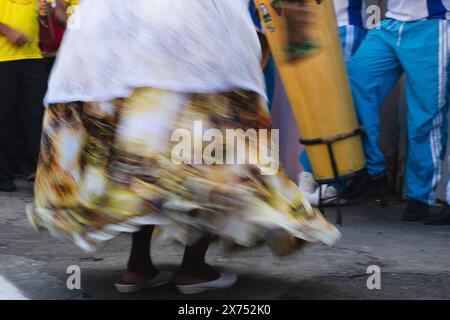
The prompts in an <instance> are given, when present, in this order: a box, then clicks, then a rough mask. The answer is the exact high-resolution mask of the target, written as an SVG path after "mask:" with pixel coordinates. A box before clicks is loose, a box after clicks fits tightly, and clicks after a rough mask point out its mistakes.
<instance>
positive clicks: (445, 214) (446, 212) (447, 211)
mask: <svg viewBox="0 0 450 320" xmlns="http://www.w3.org/2000/svg"><path fill="white" fill-rule="evenodd" d="M423 223H424V224H428V225H432V226H445V225H450V206H445V207H444V208H443V209H442V210H441V211H440V212H439V213H438V214H436V215H433V216H429V217H428V218H426V219H425V220H424V221H423Z"/></svg>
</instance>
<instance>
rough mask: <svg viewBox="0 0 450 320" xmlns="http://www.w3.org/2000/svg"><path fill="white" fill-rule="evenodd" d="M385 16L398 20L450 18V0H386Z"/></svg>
mask: <svg viewBox="0 0 450 320" xmlns="http://www.w3.org/2000/svg"><path fill="white" fill-rule="evenodd" d="M387 9H388V11H387V12H386V17H388V18H392V19H395V20H399V21H416V20H422V19H430V18H446V19H450V0H388V4H387Z"/></svg>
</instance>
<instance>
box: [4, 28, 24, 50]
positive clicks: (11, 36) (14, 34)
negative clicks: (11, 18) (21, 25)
mask: <svg viewBox="0 0 450 320" xmlns="http://www.w3.org/2000/svg"><path fill="white" fill-rule="evenodd" d="M5 37H6V39H7V40H8V42H9V43H11V44H12V45H14V46H16V47H21V46H23V45H25V44H27V43H28V42H29V41H30V40H29V39H28V37H27V36H26V35H25V34H23V33H22V32H21V31H19V30H16V29H13V28H8V30H7V31H6V33H5Z"/></svg>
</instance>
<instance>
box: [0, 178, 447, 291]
mask: <svg viewBox="0 0 450 320" xmlns="http://www.w3.org/2000/svg"><path fill="white" fill-rule="evenodd" d="M19 189H20V190H19V192H17V193H10V194H7V193H0V299H2V298H3V299H5V298H18V297H23V298H28V299H199V298H203V299H449V298H450V226H443V227H432V226H425V225H422V224H420V223H403V222H401V221H400V215H401V212H402V210H403V208H404V203H402V202H391V203H390V205H389V207H388V208H380V207H379V206H378V205H377V204H376V203H364V204H359V205H353V206H347V207H345V208H344V217H345V220H344V226H343V227H341V232H342V234H343V237H342V239H341V240H340V241H339V242H338V243H337V244H336V246H334V247H326V246H323V245H318V244H314V245H310V246H308V247H306V248H305V249H304V250H303V251H302V252H300V253H298V254H296V255H294V256H290V257H287V258H282V259H279V258H276V257H273V256H272V254H271V253H270V252H269V251H268V250H267V249H266V248H258V249H255V250H252V251H242V252H239V253H233V254H223V253H222V252H221V251H220V248H218V247H217V246H214V245H213V246H212V247H211V249H210V250H209V254H208V261H209V262H210V263H211V264H213V265H215V266H219V267H223V268H227V269H231V270H233V271H235V272H236V273H238V274H239V282H238V283H237V284H236V286H235V287H233V288H231V289H229V290H226V291H223V292H212V293H206V294H201V295H195V296H181V295H180V294H178V293H177V291H176V290H175V288H174V287H173V285H169V286H166V287H163V288H158V289H153V290H146V291H143V292H140V293H137V294H133V295H120V294H118V293H116V292H115V289H114V287H113V283H114V282H115V281H116V280H117V279H119V278H120V275H121V273H122V272H123V271H124V270H125V264H126V261H127V253H128V250H129V246H130V236H129V235H126V234H125V235H122V236H120V237H117V238H115V239H113V240H111V241H109V242H107V243H106V244H104V245H103V246H102V247H101V248H100V249H99V250H98V251H97V252H95V254H92V255H89V254H86V253H84V252H82V251H80V250H79V249H78V248H76V247H75V246H74V245H72V244H71V243H69V242H66V241H63V240H57V239H54V238H52V237H50V236H49V235H48V234H46V233H36V232H35V231H34V230H33V229H32V228H31V227H30V226H29V224H28V221H27V218H26V215H25V213H24V206H25V204H26V203H29V202H31V201H32V185H31V184H29V183H26V182H20V183H19ZM326 214H327V216H328V217H329V219H331V220H334V213H333V212H332V210H328V211H327V213H326ZM182 253H183V250H182V248H181V247H180V246H178V245H176V244H173V243H163V242H155V243H154V246H153V257H154V261H155V263H156V264H157V265H158V266H161V267H162V268H166V269H169V270H173V271H176V270H177V267H178V263H179V262H180V260H181V258H182ZM70 265H77V266H79V267H80V268H81V289H80V290H69V289H67V286H66V280H67V278H68V276H69V275H68V274H67V273H66V269H67V267H68V266H70ZM370 265H377V266H379V267H380V268H381V289H380V290H369V289H368V288H367V286H366V281H367V279H368V277H369V276H370V275H369V274H367V267H368V266H370ZM8 292H9V296H8ZM2 295H3V297H2Z"/></svg>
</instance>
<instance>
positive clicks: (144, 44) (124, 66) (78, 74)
mask: <svg viewBox="0 0 450 320" xmlns="http://www.w3.org/2000/svg"><path fill="white" fill-rule="evenodd" d="M248 5H249V0H83V1H81V4H80V6H79V8H78V9H77V12H76V15H75V16H73V17H72V21H71V22H70V26H71V27H70V28H68V30H67V33H66V35H65V36H64V40H63V43H62V45H61V48H60V51H59V54H58V57H57V60H56V63H55V66H54V68H53V71H52V74H51V76H50V80H49V88H48V92H47V95H46V98H45V104H46V105H47V104H49V103H65V102H72V101H108V100H111V99H114V98H118V97H127V96H129V95H130V94H131V93H132V92H133V89H134V88H137V87H155V88H160V89H166V90H173V91H179V92H187V93H195V92H198V93H211V92H219V91H231V90H235V89H237V88H241V89H245V90H251V91H255V92H257V93H259V94H260V95H261V96H263V97H265V87H264V80H263V75H262V71H261V68H260V60H261V46H260V44H259V41H258V37H257V35H256V32H255V27H254V25H253V23H252V20H251V17H250V14H249V11H248Z"/></svg>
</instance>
